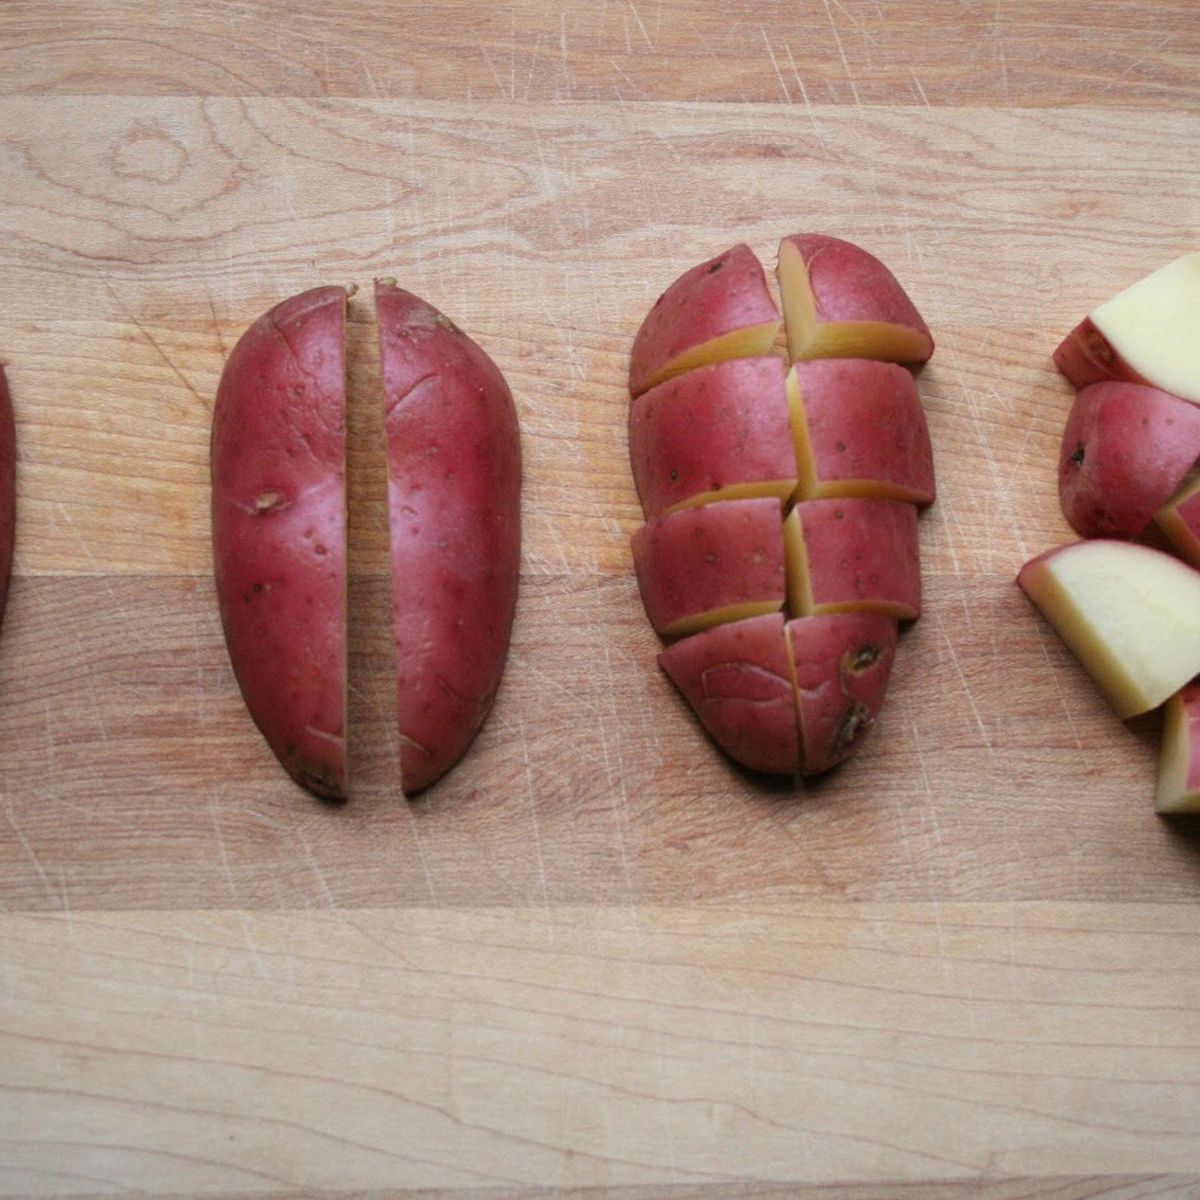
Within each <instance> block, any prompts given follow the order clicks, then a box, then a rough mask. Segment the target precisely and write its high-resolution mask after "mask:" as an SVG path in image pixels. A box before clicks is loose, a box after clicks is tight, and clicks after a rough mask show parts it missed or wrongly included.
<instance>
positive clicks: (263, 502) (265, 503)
mask: <svg viewBox="0 0 1200 1200" xmlns="http://www.w3.org/2000/svg"><path fill="white" fill-rule="evenodd" d="M282 498H283V497H281V496H280V494H279V493H278V492H274V491H266V492H263V493H262V495H261V496H257V497H256V498H255V500H254V512H255V515H256V516H261V515H262V514H263V513H269V512H273V511H274V510H275V509H276V508H278V507H279V502H280V500H281V499H282Z"/></svg>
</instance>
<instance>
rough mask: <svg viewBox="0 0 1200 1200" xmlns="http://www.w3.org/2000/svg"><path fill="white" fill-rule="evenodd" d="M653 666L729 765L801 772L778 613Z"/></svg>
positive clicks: (667, 655) (725, 628) (713, 633)
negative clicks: (680, 698) (668, 680)
mask: <svg viewBox="0 0 1200 1200" xmlns="http://www.w3.org/2000/svg"><path fill="white" fill-rule="evenodd" d="M658 663H659V666H660V667H662V669H663V670H664V671H665V672H666V674H667V676H668V678H669V679H670V680H671V682H672V683H673V684H674V685H675V686H676V687H677V688H678V689H679V691H680V693H681V694H682V695H683V697H684V699H685V700H686V701H687V702H688V704H690V705H691V707H692V711H693V712H695V714H696V716H697V717H698V718H699V720H700V724H701V725H703V726H704V728H705V730H707V732H708V734H709V736H710V737H711V738H712V739H713V741H714V742H716V743H717V745H718V746H720V747H721V749H722V750H724V751H725V753H726V754H728V755H729V757H730V758H732V759H733V760H734V761H735V762H738V763H741V765H742V766H744V767H749V768H750V769H751V770H755V771H767V772H770V773H772V774H775V775H792V774H794V773H795V772H796V770H797V768H798V766H799V764H800V746H799V737H798V733H797V726H796V702H795V697H794V692H793V688H792V669H791V663H790V660H789V657H788V649H787V642H786V641H785V638H784V618H783V615H782V614H781V613H773V614H771V615H769V616H762V617H751V618H749V619H748V620H744V621H734V622H733V623H732V624H727V625H717V626H714V627H713V628H712V629H707V630H705V631H704V632H703V633H697V634H694V635H693V636H692V637H687V638H684V639H683V640H682V641H678V642H675V643H674V644H673V645H670V646H668V647H667V648H666V649H665V650H664V651H663V652H662V653H661V654H660V655H659V656H658Z"/></svg>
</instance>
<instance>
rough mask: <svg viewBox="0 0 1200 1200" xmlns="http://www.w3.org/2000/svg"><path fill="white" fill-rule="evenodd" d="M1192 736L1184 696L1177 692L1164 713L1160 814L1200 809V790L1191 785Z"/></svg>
mask: <svg viewBox="0 0 1200 1200" xmlns="http://www.w3.org/2000/svg"><path fill="white" fill-rule="evenodd" d="M1191 757H1192V739H1191V732H1190V730H1189V729H1188V714H1187V707H1186V706H1185V705H1184V703H1183V697H1182V696H1179V695H1174V696H1172V697H1171V698H1170V700H1168V701H1167V707H1166V710H1165V712H1164V713H1163V731H1162V749H1161V751H1160V752H1159V758H1158V786H1157V788H1156V790H1155V796H1154V811H1155V812H1160V813H1194V812H1200V790H1194V789H1189V788H1188V768H1189V766H1190V765H1191Z"/></svg>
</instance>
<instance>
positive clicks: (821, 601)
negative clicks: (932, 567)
mask: <svg viewBox="0 0 1200 1200" xmlns="http://www.w3.org/2000/svg"><path fill="white" fill-rule="evenodd" d="M785 539H786V543H787V571H788V610H789V612H791V613H792V615H793V616H798V617H806V616H813V615H820V614H824V613H835V612H874V613H880V614H882V615H884V616H888V617H892V618H894V619H896V620H901V621H913V620H916V619H917V617H919V616H920V615H921V564H920V560H919V550H920V548H919V545H918V540H917V510H916V508H914V507H913V505H911V504H901V503H899V502H897V501H895V500H863V499H858V498H855V497H851V498H846V499H841V500H804V501H802V502H801V503H799V504H797V505H796V507H795V508H793V509H792V511H791V513H790V514H789V515H788V518H787V521H786V523H785Z"/></svg>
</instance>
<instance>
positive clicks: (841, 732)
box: [834, 700, 871, 753]
mask: <svg viewBox="0 0 1200 1200" xmlns="http://www.w3.org/2000/svg"><path fill="white" fill-rule="evenodd" d="M870 723H871V713H870V710H869V709H868V708H867V707H866V706H865V705H864V704H860V703H859V702H858V701H857V700H856V701H855V702H854V703H853V704H852V705H851V706H850V707H849V708H848V709H847V710H846V715H845V716H844V717H842V723H841V725H840V726H839V728H838V732H837V738H836V740H835V742H834V749H835V750H836V751H838V753H841V751H843V750H845V749H847V748H848V747H849V746H851V745H852V744H853V743H854V742H855V741H856V740H857V738H858V737H859V736H860V735H861V734H862V733H863V731H864V730H865V729H866V728H867V726H868V725H870Z"/></svg>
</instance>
